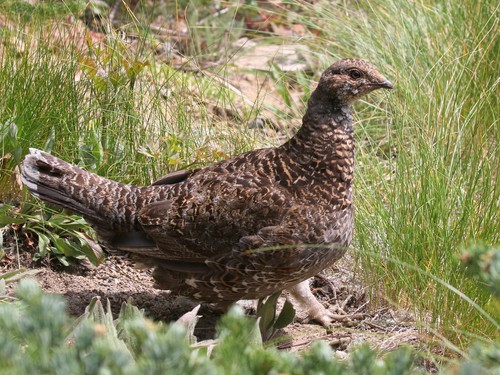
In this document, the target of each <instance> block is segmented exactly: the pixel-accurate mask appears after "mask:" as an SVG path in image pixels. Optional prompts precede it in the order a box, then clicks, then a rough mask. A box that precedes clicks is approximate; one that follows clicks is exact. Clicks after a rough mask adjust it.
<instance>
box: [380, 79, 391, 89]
mask: <svg viewBox="0 0 500 375" xmlns="http://www.w3.org/2000/svg"><path fill="white" fill-rule="evenodd" d="M375 85H376V86H378V87H380V88H383V89H390V90H392V89H393V88H394V85H393V84H392V82H391V81H389V80H388V79H386V80H385V81H382V82H377V83H376V84H375Z"/></svg>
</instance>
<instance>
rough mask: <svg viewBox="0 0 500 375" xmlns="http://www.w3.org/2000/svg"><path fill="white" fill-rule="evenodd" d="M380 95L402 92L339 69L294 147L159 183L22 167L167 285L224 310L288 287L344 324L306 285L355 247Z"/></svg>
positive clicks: (322, 317)
mask: <svg viewBox="0 0 500 375" xmlns="http://www.w3.org/2000/svg"><path fill="white" fill-rule="evenodd" d="M380 88H386V89H392V88H393V84H392V83H391V82H390V81H389V80H387V79H386V78H385V77H384V76H383V75H382V74H380V73H379V72H378V71H377V69H376V68H375V67H374V66H373V65H372V64H371V63H369V62H367V61H364V60H358V59H343V60H340V61H338V62H336V63H334V64H333V65H331V66H330V67H329V68H328V69H326V71H325V72H324V73H323V74H322V76H321V79H320V81H319V83H318V85H317V88H316V89H315V90H314V92H313V93H312V94H311V96H310V98H309V101H308V106H307V110H306V113H305V115H304V118H303V121H302V126H301V128H300V129H299V130H298V132H297V133H296V134H295V135H294V136H293V137H292V138H291V139H290V140H289V141H287V142H286V143H284V144H282V145H281V146H279V147H272V148H264V149H258V150H254V151H250V152H247V153H244V154H241V155H238V156H235V157H233V158H230V159H227V160H224V161H221V162H218V163H215V164H212V165H208V166H206V167H203V168H198V169H193V170H181V171H177V172H174V173H171V174H168V175H166V176H165V177H163V178H161V179H160V180H159V181H157V182H155V183H153V184H152V185H150V186H132V185H126V184H122V183H119V182H116V181H112V180H109V179H106V178H103V177H100V176H98V175H96V174H93V173H90V172H88V171H86V170H84V169H82V168H79V167H77V166H74V165H71V164H69V163H67V162H65V161H63V160H61V159H58V158H56V157H54V156H52V155H50V154H48V153H46V152H43V151H40V150H36V149H31V150H30V151H31V153H30V154H28V155H27V156H26V158H25V160H24V161H23V163H22V179H23V182H24V184H25V185H26V186H27V187H28V189H29V190H30V191H31V194H33V195H34V196H35V197H38V198H40V199H42V200H44V201H46V202H49V203H52V204H55V205H57V206H61V207H64V208H67V209H69V210H71V211H74V212H76V213H78V214H80V215H82V216H83V217H84V218H85V219H86V220H87V221H88V222H89V223H90V224H91V225H92V226H93V227H94V228H95V230H96V232H97V234H98V236H99V237H100V239H101V241H102V242H103V243H104V244H105V245H106V246H108V247H109V248H114V249H119V250H123V251H127V252H131V253H134V254H135V256H136V258H139V259H140V261H141V262H142V263H144V264H146V265H148V266H150V267H151V268H152V269H153V272H152V275H153V278H154V280H155V283H156V286H157V287H158V288H161V289H168V290H171V291H172V292H173V293H177V294H179V295H185V296H188V297H190V298H192V299H195V300H199V301H201V302H207V303H222V304H224V303H225V304H229V303H232V302H236V301H238V300H240V299H257V298H262V297H265V296H268V295H271V294H274V293H276V292H279V291H282V290H285V289H287V290H289V291H290V292H291V293H292V296H293V297H295V298H294V299H295V300H296V301H297V302H298V303H299V304H300V306H299V307H300V308H302V309H304V310H305V311H306V312H307V313H308V314H309V317H310V318H311V319H314V320H317V321H318V322H320V323H322V324H324V325H328V324H330V323H331V322H332V320H334V317H335V315H334V314H332V313H331V311H329V310H327V309H326V308H325V307H323V305H321V304H320V303H319V301H317V300H316V298H315V297H314V296H313V294H312V293H311V291H310V289H309V287H308V284H307V279H308V278H310V277H312V276H314V275H316V274H317V273H319V272H320V271H321V270H323V269H325V268H326V267H329V266H330V265H332V264H333V263H334V262H335V261H337V260H338V259H340V258H341V257H342V256H343V255H344V253H345V251H346V249H347V247H348V246H349V245H350V243H351V238H352V234H353V226H354V223H353V216H354V215H353V201H352V200H353V173H354V136H353V117H352V115H351V104H352V103H353V102H354V101H355V100H356V99H358V98H360V97H361V96H363V95H365V94H368V93H370V92H372V91H374V90H377V89H380Z"/></svg>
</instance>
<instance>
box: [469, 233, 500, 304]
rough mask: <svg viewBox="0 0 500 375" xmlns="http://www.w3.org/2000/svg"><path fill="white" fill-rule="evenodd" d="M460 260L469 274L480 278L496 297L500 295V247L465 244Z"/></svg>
mask: <svg viewBox="0 0 500 375" xmlns="http://www.w3.org/2000/svg"><path fill="white" fill-rule="evenodd" d="M460 260H461V261H462V264H463V266H464V267H466V269H467V274H468V275H469V276H472V277H474V278H478V279H479V280H480V281H481V282H482V283H483V284H484V285H485V286H486V287H487V288H488V289H489V290H490V291H491V293H493V295H495V296H496V297H500V248H499V247H491V246H487V245H485V244H483V243H476V244H472V245H469V246H464V247H463V248H462V251H461V255H460Z"/></svg>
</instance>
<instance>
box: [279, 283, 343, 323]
mask: <svg viewBox="0 0 500 375" xmlns="http://www.w3.org/2000/svg"><path fill="white" fill-rule="evenodd" d="M287 290H288V292H289V293H290V294H291V295H292V297H293V298H294V299H295V300H296V301H297V303H298V304H299V307H300V309H301V310H303V311H306V312H307V315H308V317H309V319H311V320H315V321H317V322H319V323H321V325H323V326H325V327H328V326H329V325H331V324H332V323H333V322H346V321H350V317H349V316H348V315H339V314H334V313H333V312H331V311H329V310H328V309H326V308H325V307H324V306H323V305H322V304H321V303H320V302H319V301H318V300H317V299H316V297H314V295H313V294H312V292H311V289H310V288H309V281H308V280H304V281H302V282H301V283H298V284H297V285H295V286H293V287H291V288H289V289H287Z"/></svg>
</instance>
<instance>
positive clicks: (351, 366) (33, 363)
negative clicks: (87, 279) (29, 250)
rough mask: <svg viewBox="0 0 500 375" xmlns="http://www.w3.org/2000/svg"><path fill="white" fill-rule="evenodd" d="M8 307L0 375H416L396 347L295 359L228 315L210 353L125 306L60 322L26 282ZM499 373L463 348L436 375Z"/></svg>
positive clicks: (55, 308) (493, 361)
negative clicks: (382, 352)
mask: <svg viewBox="0 0 500 375" xmlns="http://www.w3.org/2000/svg"><path fill="white" fill-rule="evenodd" d="M16 295H17V297H18V299H19V301H18V302H16V303H0V362H1V363H2V367H0V374H13V373H29V374H33V373H44V374H67V373H78V374H97V373H113V374H118V375H119V374H138V373H140V374H164V373H182V374H187V375H189V374H197V375H198V374H200V375H201V374H234V373H238V374H259V375H260V374H277V373H279V374H289V375H299V374H318V375H319V374H331V375H354V374H372V375H382V374H384V375H386V374H394V375H396V374H397V375H417V374H424V373H425V372H424V370H423V368H421V367H419V363H421V360H420V359H419V356H418V355H416V353H415V352H414V351H412V350H411V349H409V348H406V347H403V348H401V349H398V350H397V351H395V352H391V353H389V354H387V355H385V356H380V355H378V354H377V353H376V352H374V351H373V350H371V349H370V348H369V347H368V346H367V345H363V346H361V347H359V348H357V349H356V350H354V351H353V352H352V353H351V355H350V356H349V358H348V359H347V360H345V361H341V360H339V359H337V358H336V357H335V355H334V353H333V351H332V349H331V348H330V347H329V346H328V345H327V344H326V343H324V342H321V341H318V342H316V343H314V344H313V345H311V347H310V348H309V349H308V350H306V351H305V352H303V353H301V354H300V355H298V354H296V353H291V352H283V351H278V350H276V349H275V348H272V347H271V348H267V349H265V348H264V347H263V346H262V344H261V343H260V342H259V341H258V340H255V339H254V337H255V334H254V333H253V332H255V320H254V319H251V318H248V317H245V316H243V315H242V311H241V310H240V309H231V310H230V312H229V313H228V315H226V316H225V317H223V318H222V319H221V321H220V323H219V325H218V326H217V344H216V345H215V347H214V348H213V350H212V351H210V352H208V351H207V349H206V347H200V346H196V345H190V343H189V341H188V339H187V337H186V329H185V328H184V327H183V326H182V325H179V324H173V325H169V326H166V325H163V324H157V323H153V322H151V321H149V320H147V319H145V318H144V317H143V316H142V313H141V312H140V311H139V310H138V309H137V308H135V307H133V306H132V305H131V304H130V303H124V304H123V305H122V308H121V311H120V313H119V315H118V316H117V318H116V319H113V316H112V314H111V311H110V309H109V305H108V308H107V309H106V310H105V309H104V308H103V306H102V304H101V302H100V300H99V299H94V300H93V301H92V302H91V304H90V305H89V306H88V307H87V309H86V311H85V313H84V314H83V315H82V316H81V317H80V318H79V319H77V320H74V319H72V318H70V317H68V315H67V313H66V310H65V303H64V300H63V299H62V298H61V297H60V296H57V295H49V294H44V293H42V291H41V290H40V288H39V287H38V286H37V284H36V283H35V282H34V281H32V280H22V281H21V282H20V284H19V287H18V288H17V291H16ZM499 366H500V348H499V346H498V343H493V344H489V345H486V344H483V345H477V346H474V347H473V348H471V351H470V354H469V358H467V359H466V360H464V361H455V362H453V363H452V366H451V367H450V368H449V370H448V369H446V368H444V369H442V370H441V371H440V373H441V374H443V375H444V374H448V373H459V374H462V375H475V374H483V373H484V374H489V373H491V374H493V373H495V371H496V370H497V369H498V368H499Z"/></svg>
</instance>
